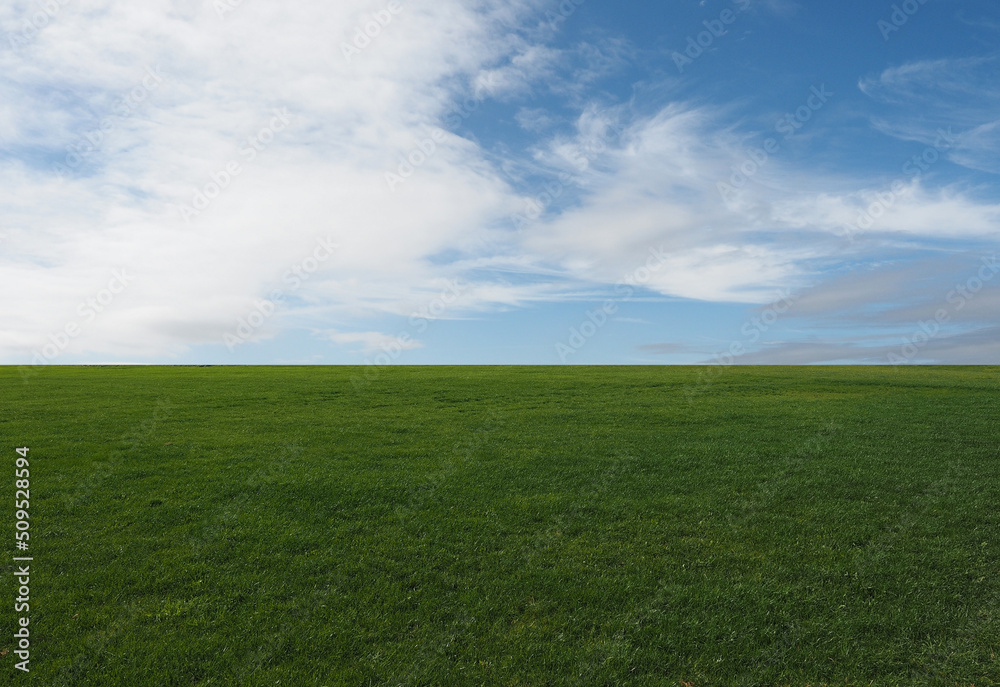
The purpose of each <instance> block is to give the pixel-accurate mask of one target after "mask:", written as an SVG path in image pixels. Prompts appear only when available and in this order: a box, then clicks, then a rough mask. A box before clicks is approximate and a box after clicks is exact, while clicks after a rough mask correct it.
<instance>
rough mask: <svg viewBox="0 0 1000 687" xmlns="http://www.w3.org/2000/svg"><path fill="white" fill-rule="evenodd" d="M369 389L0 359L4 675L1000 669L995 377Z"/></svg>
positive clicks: (853, 673)
mask: <svg viewBox="0 0 1000 687" xmlns="http://www.w3.org/2000/svg"><path fill="white" fill-rule="evenodd" d="M706 370H714V371H712V372H711V373H710V374H709V373H707V372H706ZM361 373H362V370H360V369H359V368H335V367H284V368H282V367H262V368H246V367H229V368H227V367H201V368H199V367H180V368H164V367H155V368H139V367H132V368H129V367H107V368H81V367H52V368H46V369H42V370H39V371H38V372H37V374H35V375H34V376H32V377H29V378H28V379H27V380H23V379H22V378H21V376H20V375H19V374H18V371H17V368H12V367H11V368H2V369H0V377H2V393H0V398H2V409H3V413H2V417H0V423H2V428H3V431H2V435H3V437H4V444H5V445H6V447H5V448H4V449H3V450H4V451H6V457H5V460H4V466H5V467H4V468H3V470H5V471H6V473H7V474H6V475H5V476H4V479H3V484H4V487H3V490H2V498H3V499H4V501H5V502H6V505H5V506H4V507H3V508H2V509H0V512H2V513H5V514H6V515H5V522H4V529H3V531H4V532H5V533H6V535H7V544H6V545H5V550H6V551H7V552H8V553H7V554H6V555H5V558H6V560H5V562H4V566H5V567H4V570H5V575H4V578H5V581H4V584H3V585H0V594H3V595H4V598H3V599H0V607H2V609H3V610H2V611H0V623H2V628H3V637H4V638H3V639H0V648H2V649H3V650H4V651H5V652H6V655H4V656H3V658H2V663H0V673H2V674H3V677H2V678H0V684H3V685H8V684H9V685H22V684H23V685H45V686H58V685H101V686H102V687H105V686H111V685H122V686H126V687H139V686H145V685H278V684H280V685H286V686H288V687H297V686H299V685H351V686H356V685H394V686H395V685H546V684H551V685H696V686H702V685H806V684H809V685H824V684H830V685H844V684H848V685H963V686H967V685H976V686H977V687H981V686H983V685H992V684H998V683H1000V659H998V658H997V657H996V654H995V652H996V651H998V650H1000V507H998V506H1000V480H998V472H1000V426H998V423H997V417H998V414H1000V368H995V367H994V368H987V367H973V368H953V367H933V368H914V367H905V368H887V367H810V368H775V367H766V368H749V367H732V368H691V367H582V368H581V367H397V368H386V369H383V370H381V372H380V373H379V374H378V375H377V376H375V378H374V379H372V380H370V381H369V382H368V383H366V384H363V385H360V386H359V385H357V384H352V382H351V378H352V377H354V378H355V381H357V378H358V377H359V376H360V375H361ZM19 446H28V447H29V448H30V454H29V458H30V480H31V485H30V487H31V504H30V513H31V529H30V534H31V539H30V550H29V551H28V553H29V554H30V555H31V556H32V557H33V558H34V561H33V562H32V563H31V566H32V568H31V569H32V576H31V604H30V605H31V612H30V616H31V624H30V629H31V659H30V666H31V672H30V673H29V674H24V673H22V672H21V671H18V670H15V669H14V663H15V662H16V661H17V660H18V659H16V658H15V657H14V656H13V654H12V653H11V652H12V651H13V650H14V649H15V648H16V647H15V640H14V638H13V633H14V628H15V625H16V623H17V617H18V616H19V615H20V614H16V613H15V612H14V597H15V596H16V594H17V585H16V583H15V580H14V579H13V576H12V575H11V572H12V571H13V570H15V566H14V564H13V563H12V562H11V558H12V557H13V556H15V555H24V552H16V551H15V548H14V543H15V519H14V499H15V489H14V480H15V475H14V470H15V460H16V458H17V457H18V456H17V454H16V453H15V451H14V449H15V447H19Z"/></svg>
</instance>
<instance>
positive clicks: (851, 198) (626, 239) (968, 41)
mask: <svg viewBox="0 0 1000 687" xmlns="http://www.w3.org/2000/svg"><path fill="white" fill-rule="evenodd" d="M998 67H1000V8H998V7H997V5H996V3H991V2H986V1H985V0H983V1H962V2H959V1H957V0H926V1H925V2H920V0H908V1H907V2H898V3H892V2H887V3H884V4H883V3H879V2H860V0H859V1H848V2H840V3H836V4H834V3H825V2H823V3H821V2H805V1H800V2H795V1H793V0H735V1H734V0H718V1H716V0H701V1H697V0H691V1H686V0H685V1H678V2H630V3H611V2H604V1H601V0H566V1H565V2H563V3H561V4H560V3H559V2H553V1H548V0H489V1H487V0H483V1H480V2H468V1H465V2H458V1H453V0H438V1H436V2H430V1H427V2H420V1H417V0H398V1H397V0H394V1H393V2H389V1H388V0H386V1H382V0H372V1H367V0H366V1H360V0H359V1H353V0H350V1H348V0H345V1H342V2H338V3H327V2H302V3H297V4H296V5H295V7H294V8H292V7H291V6H289V5H287V4H283V3H277V2H274V1H272V0H242V1H240V0H218V1H215V2H210V1H208V0H205V1H196V0H151V1H150V2H144V3H142V4H141V5H137V4H136V3H125V2H118V1H113V0H93V1H87V0H59V1H58V2H54V3H49V4H48V5H45V4H43V3H39V2H22V1H20V0H15V1H13V2H9V3H5V5H4V6H3V8H2V9H0V74H2V75H3V76H0V89H2V93H0V96H2V97H0V118H2V121H3V126H2V127H0V166H2V174H3V179H4V184H2V186H0V261H2V268H0V279H2V280H3V282H4V288H5V290H6V292H7V293H9V294H12V296H13V298H11V299H9V300H8V303H7V309H6V310H7V312H6V313H5V317H4V326H3V327H2V328H0V362H3V363H6V364H16V365H47V364H65V363H81V362H85V363H99V362H131V363H204V364H208V363H211V364H258V363H323V364H342V363H367V364H371V365H374V366H384V365H391V364H407V363H410V364H425V363H429V364H443V363H463V364H464V363H485V364H503V363H533V364H549V363H571V364H573V363H575V364H639V363H653V364H673V363H705V362H709V363H713V362H714V363H723V364H733V363H735V364H742V363H747V364H752V363H796V364H806V363H893V364H913V363H993V364H996V363H998V362H1000V265H998V264H997V262H996V252H997V247H998V229H1000V193H998V185H997V182H998V180H1000V177H998V174H1000V119H998V117H1000V114H998V113H1000V82H998V78H997V74H1000V70H998Z"/></svg>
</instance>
